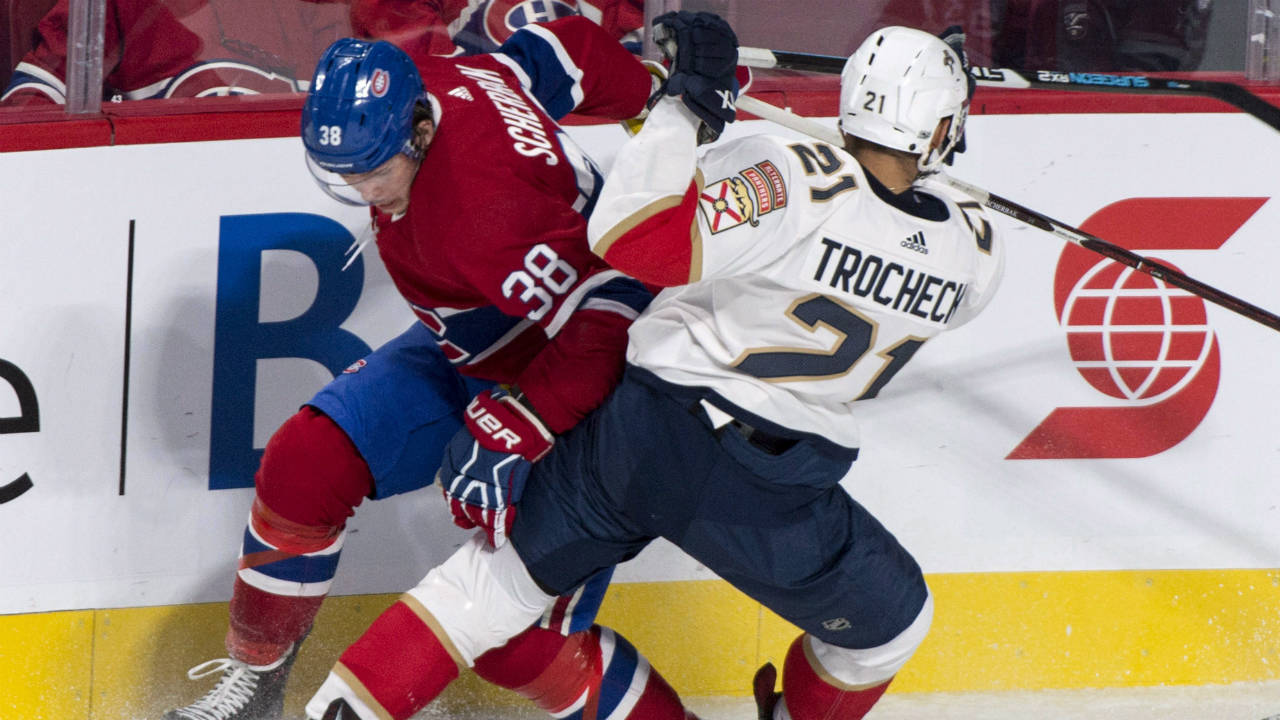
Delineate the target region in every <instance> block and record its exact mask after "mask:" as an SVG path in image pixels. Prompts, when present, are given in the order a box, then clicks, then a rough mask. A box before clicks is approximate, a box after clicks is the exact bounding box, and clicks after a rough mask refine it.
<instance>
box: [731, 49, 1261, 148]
mask: <svg viewBox="0 0 1280 720" xmlns="http://www.w3.org/2000/svg"><path fill="white" fill-rule="evenodd" d="M738 62H740V63H741V64H743V65H747V66H749V67H758V68H782V69H785V70H804V71H808V72H818V73H827V74H839V73H840V71H841V70H842V69H843V68H844V63H845V58H842V57H837V56H834V55H815V54H813V53H802V52H790V51H787V50H769V49H766V48H752V47H743V48H738ZM973 76H974V78H975V79H976V80H977V81H978V84H979V85H983V86H987V87H1005V88H1023V89H1028V88H1029V89H1033V90H1071V91H1075V92H1120V93H1136V94H1143V95H1195V96H1200V97H1210V98H1214V99H1216V100H1220V101H1222V102H1225V103H1227V104H1228V105H1231V106H1233V107H1236V108H1238V109H1240V110H1242V111H1244V112H1245V113H1247V114H1249V115H1252V116H1253V117H1255V118H1257V119H1258V120H1260V121H1262V122H1264V123H1266V124H1267V125H1269V126H1270V127H1271V128H1273V129H1275V130H1280V108H1278V107H1276V106H1274V105H1272V104H1271V103H1269V102H1267V101H1266V100H1263V99H1262V98H1260V97H1258V96H1257V95H1255V94H1254V93H1252V92H1250V91H1249V90H1247V89H1246V88H1244V87H1242V86H1240V85H1236V84H1234V83H1228V82H1216V81H1209V80H1188V79H1181V78H1164V77H1152V76H1150V75H1129V74H1125V75H1116V74H1112V73H1079V72H1062V71H1058V70H1013V69H1010V68H983V67H975V68H973Z"/></svg>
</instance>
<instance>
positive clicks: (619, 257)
mask: <svg viewBox="0 0 1280 720" xmlns="http://www.w3.org/2000/svg"><path fill="white" fill-rule="evenodd" d="M655 23H656V24H657V26H658V29H659V30H661V32H655V37H656V39H658V40H659V46H660V47H666V45H665V41H664V37H669V38H670V39H671V40H672V41H673V42H672V43H671V44H672V45H674V52H672V53H671V54H672V55H673V56H674V58H675V60H674V62H673V64H672V69H671V75H670V78H669V79H668V81H667V84H666V86H665V91H664V95H663V96H662V97H660V98H658V100H657V103H656V105H654V107H653V109H652V110H651V112H650V113H649V115H648V119H647V121H646V123H645V125H644V127H643V129H641V130H640V132H639V133H638V134H637V135H636V136H635V137H634V138H632V140H630V141H629V142H628V143H627V144H626V145H625V146H624V147H623V148H622V149H621V151H620V152H619V154H618V156H617V158H616V159H615V161H614V164H613V166H612V169H611V170H610V174H609V176H608V179H607V180H606V182H605V187H604V190H603V192H602V193H601V196H600V200H599V202H598V204H597V207H596V210H595V212H594V213H593V215H592V218H591V221H590V224H589V229H588V235H589V237H590V239H591V242H592V248H593V250H594V251H595V252H597V253H598V254H600V255H601V256H602V257H604V258H605V259H607V260H609V261H610V263H611V264H613V265H614V266H615V267H618V268H620V269H624V270H626V271H627V272H629V273H632V274H633V275H634V276H635V277H637V278H641V279H644V280H646V281H647V282H651V283H654V284H658V285H664V286H667V287H666V289H664V290H663V291H662V292H661V293H659V294H658V295H657V296H656V297H655V298H654V300H653V302H652V303H651V304H650V305H649V306H648V308H646V310H645V311H644V312H643V313H642V314H641V315H640V317H639V318H638V319H637V320H636V321H635V323H634V324H633V325H632V326H631V328H630V331H629V334H630V345H629V347H628V350H627V368H626V371H625V375H624V377H623V380H622V382H621V383H620V384H619V385H618V387H617V388H616V389H615V390H614V391H613V392H612V393H611V394H610V396H609V397H608V398H607V399H606V400H605V402H604V403H603V404H602V405H601V407H600V408H598V409H597V410H595V411H593V412H592V413H591V415H589V416H588V417H587V418H586V419H584V420H583V421H582V422H581V423H579V424H578V425H577V426H575V427H574V428H573V429H572V430H570V431H569V432H568V433H565V434H564V435H563V436H561V437H559V438H558V439H557V441H556V444H555V447H554V448H552V449H551V450H550V452H549V453H548V454H547V456H546V457H545V458H543V459H542V460H540V461H539V462H537V463H534V464H532V465H531V466H530V469H529V477H528V483H527V484H526V486H525V488H524V492H523V494H522V497H521V506H520V513H519V515H518V516H517V517H516V519H515V522H514V524H513V525H512V527H511V532H510V542H508V543H505V544H503V545H502V546H501V547H498V548H496V549H495V548H490V547H487V546H486V545H485V544H484V543H483V542H482V541H480V540H479V539H473V541H472V542H471V543H469V544H467V545H464V546H463V547H462V548H461V549H460V550H459V551H458V552H457V553H455V554H454V555H453V556H452V557H451V558H450V559H449V560H447V561H445V563H443V564H442V565H440V566H439V567H437V568H435V569H433V570H432V571H431V572H430V573H429V574H428V575H427V576H426V578H425V579H424V580H423V581H422V583H420V584H419V585H418V586H417V587H415V588H414V589H413V590H410V591H409V593H407V595H406V599H405V600H403V601H402V602H401V603H398V604H397V606H395V607H393V608H392V610H390V611H388V612H387V613H384V614H383V615H382V616H381V617H380V618H379V619H378V620H376V621H375V622H374V624H373V626H372V627H371V628H370V629H369V631H368V632H366V634H365V635H364V636H363V637H361V638H360V639H359V640H357V641H356V643H355V644H353V645H352V646H351V647H350V648H348V649H347V651H346V652H345V653H343V655H342V658H341V660H340V661H339V664H338V665H337V666H335V668H334V669H333V671H332V672H330V674H329V676H328V678H327V679H326V680H325V682H324V683H323V684H322V685H321V687H320V688H319V690H318V691H317V693H316V695H315V696H314V697H313V698H312V699H311V702H309V703H308V705H307V716H308V717H309V718H311V719H312V720H320V719H321V718H323V719H324V720H354V719H355V718H359V719H360V720H374V719H375V718H381V717H382V716H381V715H379V714H377V713H376V712H372V711H371V708H370V707H369V706H368V705H367V704H366V703H364V702H363V700H364V699H366V698H368V697H373V698H394V697H402V696H414V697H417V698H418V699H420V700H421V701H422V702H425V701H426V699H428V698H429V697H431V696H433V695H434V693H436V692H438V691H439V688H440V687H442V686H443V684H444V683H446V682H448V680H449V679H450V678H451V677H452V676H453V674H454V673H456V669H455V662H454V659H453V658H454V653H455V652H456V651H457V650H458V649H460V648H465V649H466V652H467V653H470V654H476V653H481V652H483V651H484V650H485V649H486V648H490V647H496V646H500V645H501V644H502V643H503V642H504V641H505V639H506V637H507V636H509V635H510V634H511V633H512V631H513V630H514V629H516V628H519V627H521V626H522V625H523V624H524V623H525V622H528V621H529V620H531V619H532V618H535V617H537V616H538V614H539V613H541V612H543V609H544V608H545V607H546V606H547V604H548V603H551V602H553V601H554V600H555V597H556V596H555V593H557V592H560V591H563V590H564V589H566V588H570V587H574V586H575V585H576V584H577V583H579V582H581V580H582V578H585V577H588V576H590V575H591V574H592V573H593V572H596V571H597V570H598V569H599V568H602V567H610V566H612V565H613V564H615V563H617V562H621V561H623V560H626V559H628V558H631V557H634V556H635V555H636V554H638V553H639V552H640V551H641V550H642V549H643V548H644V547H645V546H647V545H648V544H649V543H650V542H651V541H652V540H653V539H654V538H656V537H663V538H666V539H667V540H669V541H671V542H672V543H674V544H675V545H677V546H678V547H680V548H681V549H682V550H684V551H685V552H687V553H688V554H689V555H690V556H692V557H693V558H694V559H696V560H697V561H699V562H700V563H702V564H703V565H705V566H706V567H707V568H709V569H710V570H712V571H713V572H715V573H717V574H718V575H719V576H720V577H722V578H724V579H725V580H727V581H729V582H730V583H732V584H733V585H734V586H735V587H737V588H738V589H739V590H741V591H743V592H744V593H746V594H747V595H749V596H751V597H752V598H754V599H756V600H757V601H759V602H761V603H762V604H764V605H765V606H766V607H768V608H770V609H771V610H773V611H774V612H776V613H778V614H779V615H780V616H782V617H783V618H785V619H786V620H788V621H790V622H792V623H794V624H795V625H797V626H799V627H800V628H802V629H803V632H802V633H801V635H800V636H799V637H797V638H796V639H795V641H794V642H793V643H792V644H791V646H790V648H789V650H788V652H787V654H786V659H785V662H784V668H783V679H782V692H781V693H778V692H776V690H775V687H774V686H775V680H776V675H775V670H774V668H773V667H772V666H771V665H766V666H765V667H763V668H761V670H760V671H759V672H758V673H757V676H756V681H755V690H756V694H757V698H758V701H759V706H760V718H761V720H859V719H860V718H862V717H864V716H865V715H866V714H867V713H868V712H869V711H870V710H871V708H872V707H873V706H874V705H875V703H876V702H877V701H878V700H879V698H880V696H881V695H882V694H883V693H884V692H885V690H886V688H887V687H888V685H889V683H890V681H891V680H892V679H893V677H894V676H895V674H896V673H897V672H898V670H899V669H900V668H901V667H902V666H903V665H904V664H905V663H906V661H907V660H908V659H909V658H910V657H911V655H912V654H913V653H914V652H915V650H916V648H917V647H918V646H919V644H920V643H921V641H922V640H923V639H924V637H925V635H926V634H927V632H928V628H929V624H930V621H931V618H932V613H933V599H932V597H931V595H930V593H929V589H928V587H927V586H926V584H925V581H924V577H923V574H922V573H921V570H920V567H919V565H918V564H917V563H916V561H915V559H914V558H912V556H911V554H910V553H909V552H908V551H907V550H906V549H905V548H904V547H902V545H901V544H900V543H899V542H898V541H897V540H896V539H895V538H894V536H893V535H892V534H891V533H890V532H889V530H888V529H886V528H885V527H884V526H883V525H882V524H881V523H880V522H878V521H877V520H876V519H875V518H874V517H873V516H872V515H871V514H870V513H869V512H868V511H867V510H866V509H865V508H863V507H862V506H861V505H859V504H858V503H857V502H855V501H854V500H853V499H852V497H850V495H849V494H848V492H847V491H846V490H845V489H844V487H843V486H842V485H841V481H842V480H843V479H844V478H845V476H846V475H847V474H849V473H850V471H853V472H854V473H856V472H857V468H856V465H855V462H854V461H855V460H856V459H857V456H858V447H859V444H860V441H859V435H858V429H857V426H858V416H859V408H860V407H861V406H860V405H859V404H858V401H859V400H862V399H867V398H871V397H875V396H876V395H877V394H878V393H879V392H880V390H881V388H882V387H883V386H884V385H885V383H887V382H889V380H890V378H891V377H893V376H895V375H896V374H897V373H898V372H899V371H900V370H902V367H903V365H905V364H907V363H908V362H909V360H910V359H911V357H912V356H913V355H914V353H915V352H916V351H917V350H919V349H920V347H921V345H923V344H924V343H925V342H927V340H928V339H929V338H931V337H933V336H936V335H937V334H939V333H941V332H944V331H946V330H948V329H950V328H953V327H956V326H958V325H960V324H962V323H964V322H966V321H968V320H969V319H971V318H972V317H974V316H975V315H976V314H977V313H978V312H980V311H981V310H982V308H983V307H984V306H985V305H986V304H987V302H988V301H989V300H990V298H991V296H992V293H993V291H994V289H995V287H996V284H997V282H998V279H999V276H1000V273H1001V268H1002V262H1001V258H1002V246H1001V244H1000V242H1001V241H1000V239H999V238H997V237H996V236H995V234H994V233H993V232H992V227H991V225H990V224H989V223H988V222H987V221H986V220H985V219H984V217H983V214H982V211H981V210H980V209H979V208H978V207H976V205H974V204H973V203H971V202H970V203H963V202H958V201H957V200H956V199H955V198H954V197H952V196H951V194H950V193H949V192H948V191H946V190H945V189H944V188H945V185H943V184H941V183H934V182H931V181H930V180H929V179H928V178H927V175H928V174H930V173H932V172H935V171H937V169H938V168H939V167H940V166H941V164H942V163H943V162H944V161H945V158H946V157H948V156H949V155H950V153H951V152H952V151H953V150H955V149H956V148H957V147H958V144H959V141H960V139H961V137H962V135H963V132H964V122H965V117H966V114H967V110H968V102H969V92H970V91H971V89H972V82H971V78H970V77H969V74H968V72H967V65H966V64H965V62H964V56H963V53H962V52H958V50H957V48H956V47H953V46H951V45H950V44H949V43H946V42H944V41H943V40H942V39H939V38H937V37H934V36H932V35H930V34H928V33H925V32H922V31H919V30H913V29H910V28H905V27H890V28H884V29H882V30H879V31H876V32H875V33H873V34H872V35H871V36H870V37H869V38H868V39H867V40H866V41H865V42H864V43H863V44H862V45H861V46H860V47H859V49H858V50H857V51H856V52H855V53H854V54H853V56H852V57H851V58H850V59H849V60H848V62H847V64H846V66H845V70H844V73H843V74H842V76H841V94H840V106H839V116H840V123H841V129H842V131H843V133H844V141H845V142H844V144H843V146H842V147H839V146H835V145H830V144H827V143H823V142H797V141H795V140H794V139H789V138H782V137H776V136H768V135H756V136H751V137H746V138H740V139H737V140H733V141H730V142H726V143H723V144H718V145H712V146H710V147H709V148H707V149H706V150H705V151H704V152H701V153H699V151H698V150H697V141H696V140H697V138H699V137H703V136H713V135H716V134H718V132H719V131H720V129H722V127H723V125H724V123H726V122H728V121H730V120H732V119H733V117H734V114H735V111H734V103H735V100H734V96H735V92H736V90H737V87H736V82H735V79H734V71H733V66H734V63H735V62H736V57H737V48H736V39H735V37H734V35H733V32H732V31H731V30H730V29H729V28H728V26H727V25H726V24H725V23H724V22H723V21H722V20H720V19H719V18H716V17H715V16H712V15H707V14H705V13H696V14H695V13H684V12H681V13H671V14H667V15H662V16H659V17H658V18H657V19H656V20H655ZM952 39H953V41H957V40H959V37H955V36H953V37H952ZM956 44H957V45H959V43H958V42H957V43H956ZM703 126H706V127H707V128H709V131H708V132H703V130H702V127H703ZM730 198H732V199H730ZM904 238H905V240H904ZM463 440H464V442H456V441H455V442H453V443H451V444H450V447H449V449H448V450H447V451H446V454H445V466H444V468H443V469H442V475H443V476H444V477H450V476H452V475H455V474H456V475H459V476H462V477H465V478H467V479H468V480H469V481H471V482H476V483H484V482H486V479H485V477H484V476H483V474H476V473H475V472H473V468H474V465H472V464H469V462H468V456H467V455H466V454H464V453H456V452H454V451H455V449H456V448H458V447H459V446H463V447H465V446H466V445H467V443H466V442H465V438H464V439H463ZM486 470H487V466H486ZM410 608H412V610H410ZM410 660H412V661H413V662H414V663H415V665H414V668H413V671H412V672H410V673H406V672H404V671H403V670H402V668H403V667H404V666H405V665H406V664H407V663H408V662H409V661H410ZM393 717H396V718H403V717H405V716H404V715H393Z"/></svg>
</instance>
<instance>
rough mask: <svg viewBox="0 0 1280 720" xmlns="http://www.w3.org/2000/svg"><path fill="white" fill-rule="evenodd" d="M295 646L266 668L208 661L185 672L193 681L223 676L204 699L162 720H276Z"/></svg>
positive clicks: (279, 712)
mask: <svg viewBox="0 0 1280 720" xmlns="http://www.w3.org/2000/svg"><path fill="white" fill-rule="evenodd" d="M297 654H298V645H297V643H294V645H293V646H292V647H290V648H289V651H288V652H286V653H285V655H284V657H282V658H280V659H279V660H277V661H276V662H274V663H272V664H271V665H267V666H252V665H249V664H247V663H243V662H240V661H239V660H233V659H231V658H218V659H217V660H209V661H208V662H203V663H200V664H199V665H197V666H195V667H193V668H191V669H190V670H188V671H187V677H189V678H191V679H192V680H199V679H200V678H204V677H208V676H210V675H213V674H215V673H219V672H220V673H222V678H221V679H219V680H218V684H217V685H214V686H213V689H212V690H210V691H209V692H208V693H205V695H204V697H202V698H200V699H199V700H196V701H195V702H193V703H191V704H190V705H187V706H186V707H180V708H175V709H173V710H170V711H169V712H166V713H165V714H164V716H163V718H162V719H161V720H279V719H280V716H281V715H282V714H283V713H284V685H285V681H286V680H287V679H288V678H289V669H290V668H291V667H293V660H294V658H295V657H297Z"/></svg>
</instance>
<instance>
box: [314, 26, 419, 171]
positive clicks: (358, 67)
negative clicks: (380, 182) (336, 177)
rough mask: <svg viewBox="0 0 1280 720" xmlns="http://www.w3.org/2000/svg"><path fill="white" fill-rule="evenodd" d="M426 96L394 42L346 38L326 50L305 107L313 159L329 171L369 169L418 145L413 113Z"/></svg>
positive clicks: (409, 152)
mask: <svg viewBox="0 0 1280 720" xmlns="http://www.w3.org/2000/svg"><path fill="white" fill-rule="evenodd" d="M426 102H427V93H426V89H425V88H424V87H423V84H422V76H421V75H419V74H418V68H417V67H415V66H414V64H413V60H411V59H410V58H409V56H408V55H407V54H405V52H404V51H403V50H401V49H400V48H398V47H396V46H395V45H392V44H391V43H389V42H385V41H378V42H371V41H368V40H358V39H355V38H343V39H341V40H338V41H336V42H334V43H333V44H332V45H330V46H329V49H328V50H325V52H324V55H322V56H321V57H320V62H319V63H318V64H317V65H316V73H315V76H314V77H313V78H312V80H311V88H310V90H309V92H308V93H307V102H306V104H305V105H303V107H302V143H303V144H304V145H305V146H306V148H307V157H308V160H309V161H310V162H311V163H313V164H314V165H316V166H319V168H320V169H322V170H326V171H328V172H330V173H340V174H343V175H353V174H360V173H367V172H369V171H370V170H373V169H375V168H377V167H379V166H381V165H382V164H383V163H385V162H386V161H388V160H390V159H391V158H393V157H395V155H396V153H404V154H406V155H409V156H410V157H414V158H417V157H421V152H420V151H418V150H417V149H416V148H415V147H414V145H413V134H414V128H413V114H414V107H415V106H416V105H417V104H418V103H424V104H425V103H426Z"/></svg>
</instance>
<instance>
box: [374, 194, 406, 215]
mask: <svg viewBox="0 0 1280 720" xmlns="http://www.w3.org/2000/svg"><path fill="white" fill-rule="evenodd" d="M373 206H374V207H375V208H377V209H378V212H380V213H386V214H387V215H399V214H400V213H403V212H404V211H405V210H408V209H409V199H408V198H396V199H395V200H388V201H386V202H381V203H374V205H373Z"/></svg>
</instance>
